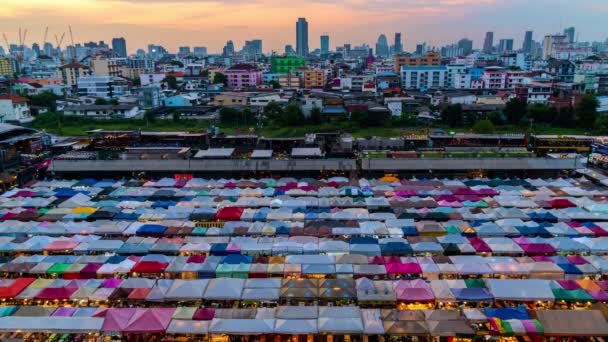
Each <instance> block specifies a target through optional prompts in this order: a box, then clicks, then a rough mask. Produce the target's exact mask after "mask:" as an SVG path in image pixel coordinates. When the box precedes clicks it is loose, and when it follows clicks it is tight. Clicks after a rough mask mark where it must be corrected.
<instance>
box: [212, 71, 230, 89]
mask: <svg viewBox="0 0 608 342" xmlns="http://www.w3.org/2000/svg"><path fill="white" fill-rule="evenodd" d="M220 83H221V84H223V85H224V86H226V85H228V77H226V75H224V74H222V73H221V72H216V73H215V74H214V75H213V84H220Z"/></svg>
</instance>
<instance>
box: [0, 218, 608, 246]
mask: <svg viewBox="0 0 608 342" xmlns="http://www.w3.org/2000/svg"><path fill="white" fill-rule="evenodd" d="M78 234H93V235H98V236H103V237H131V236H138V237H159V236H165V237H180V236H181V237H183V236H199V237H201V236H205V237H208V238H209V239H215V240H214V241H215V243H227V242H229V239H230V238H231V237H232V238H234V237H242V238H244V239H248V238H255V237H259V236H261V237H276V238H281V239H284V238H289V239H291V238H297V239H299V238H302V239H309V238H310V239H312V238H315V237H317V238H330V237H331V238H337V239H340V240H344V239H345V238H348V237H351V238H357V237H377V238H409V239H416V238H418V237H420V238H422V237H424V238H432V237H436V238H438V239H439V238H444V237H445V236H450V237H454V238H456V236H462V238H458V239H464V238H471V237H479V238H484V237H511V238H515V237H521V236H524V237H530V238H532V237H541V238H550V237H571V238H577V237H589V238H593V237H606V236H608V222H604V221H585V220H580V221H560V222H547V221H539V222H537V221H524V220H522V219H520V218H506V219H495V220H462V219H450V220H446V221H437V220H431V219H425V220H416V219H413V218H407V219H389V220H386V221H367V220H345V221H340V220H321V219H316V220H315V219H311V220H307V221H290V220H272V221H266V222H249V221H229V222H204V223H197V222H195V221H190V220H158V221H148V220H143V221H123V220H111V221H110V220H96V221H92V222H87V221H81V222H74V221H69V222H37V221H25V222H24V221H15V220H5V221H0V236H13V237H14V236H18V237H23V236H36V235H44V236H61V235H64V236H65V235H78ZM309 242H310V241H309ZM435 242H441V243H445V242H442V241H435ZM211 243H213V242H211ZM463 243H466V242H463Z"/></svg>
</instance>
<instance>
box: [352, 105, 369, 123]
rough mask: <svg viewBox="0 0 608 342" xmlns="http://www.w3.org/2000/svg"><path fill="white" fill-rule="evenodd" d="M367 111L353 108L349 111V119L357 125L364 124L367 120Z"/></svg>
mask: <svg viewBox="0 0 608 342" xmlns="http://www.w3.org/2000/svg"><path fill="white" fill-rule="evenodd" d="M368 117H369V113H368V111H366V110H359V109H355V110H353V111H352V113H350V120H351V121H352V122H354V123H356V124H357V125H358V126H360V127H361V126H365V124H366V123H367V122H368V121H369V119H368Z"/></svg>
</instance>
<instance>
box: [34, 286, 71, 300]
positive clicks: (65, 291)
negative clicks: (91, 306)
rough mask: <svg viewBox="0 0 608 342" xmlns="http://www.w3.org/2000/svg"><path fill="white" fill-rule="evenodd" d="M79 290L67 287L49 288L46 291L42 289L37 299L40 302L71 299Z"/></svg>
mask: <svg viewBox="0 0 608 342" xmlns="http://www.w3.org/2000/svg"><path fill="white" fill-rule="evenodd" d="M76 290H77V289H75V288H65V287H47V288H46V289H42V291H40V292H38V294H37V295H36V297H35V299H40V300H54V299H70V296H72V294H73V293H74V292H76Z"/></svg>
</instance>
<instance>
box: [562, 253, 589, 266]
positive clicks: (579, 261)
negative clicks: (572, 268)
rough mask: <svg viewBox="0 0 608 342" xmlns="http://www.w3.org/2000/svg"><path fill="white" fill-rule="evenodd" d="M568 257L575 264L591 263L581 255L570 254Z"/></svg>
mask: <svg viewBox="0 0 608 342" xmlns="http://www.w3.org/2000/svg"><path fill="white" fill-rule="evenodd" d="M566 259H568V261H570V262H571V263H573V264H575V265H585V264H588V263H589V262H587V260H585V258H583V257H582V256H580V255H568V256H567V257H566Z"/></svg>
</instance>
